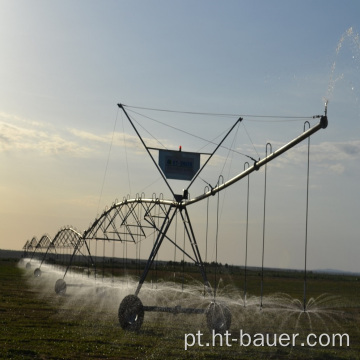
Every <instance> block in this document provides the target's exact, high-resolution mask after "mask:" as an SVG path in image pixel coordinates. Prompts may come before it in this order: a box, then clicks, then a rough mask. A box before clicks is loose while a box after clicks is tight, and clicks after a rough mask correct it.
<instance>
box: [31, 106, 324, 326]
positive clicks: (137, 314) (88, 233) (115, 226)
mask: <svg viewBox="0 0 360 360" xmlns="http://www.w3.org/2000/svg"><path fill="white" fill-rule="evenodd" d="M119 107H120V108H121V109H122V110H123V111H124V113H125V115H126V117H127V118H128V120H129V122H130V123H131V125H132V126H133V128H134V130H135V131H136V133H137V135H138V136H139V138H140V140H141V142H142V143H143V145H144V147H145V149H146V150H147V152H148V154H149V155H150V157H151V158H152V160H153V162H154V163H155V165H156V166H157V168H158V170H159V172H160V174H161V175H162V177H163V179H164V180H165V182H166V184H167V186H168V187H169V189H170V191H171V193H172V194H173V199H168V200H165V199H163V198H156V197H153V198H143V197H137V198H135V199H124V200H123V201H121V202H118V203H115V204H113V205H112V206H111V207H110V208H109V209H107V210H105V211H104V212H103V213H102V214H101V215H100V216H99V217H98V218H97V219H95V221H94V222H93V223H92V224H91V225H90V226H89V228H88V229H87V230H85V231H84V233H83V234H80V233H79V232H77V231H76V230H74V229H72V228H70V227H67V228H64V229H62V230H60V231H59V232H58V233H57V234H56V236H55V237H54V240H53V241H52V242H51V243H50V244H49V245H48V250H49V249H51V248H55V249H58V248H65V247H69V248H73V254H72V256H71V258H70V262H69V264H68V266H67V267H66V270H65V273H64V276H63V278H61V279H58V280H57V282H56V284H55V291H56V293H58V294H64V293H65V292H66V288H67V285H66V282H65V277H66V274H67V272H68V269H69V268H70V267H71V265H72V262H73V261H74V258H75V255H77V254H79V253H80V254H82V255H84V256H88V257H89V258H90V261H91V263H92V264H93V263H94V262H93V261H92V258H91V254H90V248H89V244H90V243H91V242H93V241H106V242H121V243H126V242H130V243H134V244H137V243H139V242H141V241H143V240H145V239H147V238H150V237H152V238H153V239H154V242H153V247H152V250H151V252H150V254H149V257H148V259H147V262H146V264H145V267H144V269H143V271H142V274H141V276H140V278H139V282H138V285H137V287H136V290H135V293H134V294H131V295H128V296H126V297H125V298H124V299H123V300H122V301H121V303H120V306H119V311H118V318H119V322H120V325H121V327H122V328H123V329H125V330H130V331H138V330H139V329H140V327H141V326H142V323H143V319H144V312H145V311H159V312H171V313H179V312H180V313H205V314H206V318H207V323H208V326H209V328H210V329H214V330H215V331H216V332H222V331H226V330H227V329H228V328H229V327H230V324H231V313H230V310H229V308H228V307H227V306H226V305H225V304H222V303H220V302H219V301H216V300H215V297H216V287H215V290H214V288H212V287H211V286H210V283H209V281H208V278H207V274H206V269H205V266H204V263H203V260H202V257H201V254H200V251H199V248H198V243H197V239H196V237H195V233H194V230H193V226H192V223H191V220H190V216H189V212H188V207H189V206H191V205H193V204H194V203H197V202H199V201H202V200H204V199H206V198H208V197H210V196H213V195H215V194H216V193H218V192H220V191H222V190H224V189H226V188H227V187H229V186H231V185H232V184H234V183H236V182H238V181H240V180H241V179H243V178H245V177H247V176H249V175H250V174H251V173H252V172H254V171H258V170H259V169H260V168H261V167H263V166H265V165H266V164H267V163H269V162H270V161H272V160H273V159H275V158H277V157H278V156H280V155H282V154H283V153H285V152H286V151H288V150H289V149H291V148H293V147H294V146H295V145H297V144H299V143H300V142H301V141H303V140H304V139H307V138H309V137H310V136H311V135H312V134H314V133H315V132H317V131H318V130H320V129H325V128H326V127H327V124H328V120H327V114H326V108H325V116H318V117H319V118H320V121H319V123H318V124H317V125H315V126H313V127H311V128H309V129H308V130H306V131H305V130H304V132H303V133H302V134H301V135H299V136H298V137H296V138H295V139H293V140H292V141H290V142H289V143H287V144H286V145H284V146H282V147H281V148H279V149H278V150H276V151H274V152H272V150H271V153H270V154H269V155H268V154H266V156H265V157H264V158H263V159H259V160H254V159H253V160H254V163H253V165H252V166H248V167H247V168H246V169H244V171H242V172H241V173H240V174H238V175H236V176H235V177H233V178H232V179H230V180H227V181H226V182H223V183H222V184H218V185H217V186H215V187H214V188H211V189H209V191H206V192H205V193H202V194H200V195H199V196H197V197H194V198H189V194H188V189H189V187H190V185H191V184H192V183H193V181H194V178H193V179H192V181H191V182H190V185H189V186H188V187H187V188H186V189H185V190H184V191H183V193H182V194H175V193H174V192H173V190H172V188H171V187H170V185H169V183H168V182H167V180H166V178H165V176H164V174H163V173H162V171H161V169H160V168H159V167H158V165H157V164H156V161H155V160H154V158H153V156H152V155H151V154H150V152H149V148H148V147H147V146H146V145H145V143H144V141H143V140H142V138H141V136H140V134H139V133H138V132H137V130H136V128H135V126H134V124H133V122H132V121H131V119H130V117H129V116H128V114H127V112H126V111H125V109H124V106H123V105H119ZM241 120H242V119H241V118H240V119H239V120H238V121H237V123H238V122H240V121H241ZM233 128H234V127H232V129H233ZM230 131H231V130H230ZM230 131H229V132H228V134H229V133H230ZM228 134H227V135H228ZM227 135H226V136H227ZM224 139H225V138H224ZM220 144H221V143H220ZM219 146H220V145H218V146H217V148H218V147H219ZM217 148H216V149H217ZM216 149H215V150H214V152H213V153H212V154H211V155H210V157H211V156H212V155H213V154H214V153H215V151H216ZM206 163H207V162H205V164H204V165H203V167H204V166H205V165H206ZM203 167H202V168H201V169H200V170H199V171H198V173H197V174H196V175H195V178H196V176H198V175H199V173H200V172H201V170H202V169H203ZM140 214H141V215H140ZM178 216H179V217H180V219H181V221H182V224H183V227H184V234H186V238H187V242H188V243H189V244H190V249H191V250H188V251H185V247H184V248H183V247H181V246H179V245H178V244H177V243H176V241H175V240H174V239H173V238H172V237H171V236H170V232H169V229H170V227H171V225H172V224H173V222H174V220H175V219H177V217H178ZM164 241H169V242H170V243H172V244H173V245H174V246H175V247H176V248H177V249H179V250H180V251H181V252H182V253H183V254H184V255H185V256H186V257H187V258H188V259H190V260H191V261H192V262H193V263H194V264H195V265H196V266H197V267H198V268H199V271H200V273H201V276H202V280H203V283H204V286H205V289H206V291H207V293H208V294H209V295H210V296H211V297H212V299H213V300H212V301H211V303H210V305H209V306H208V307H207V308H206V309H192V308H181V307H179V306H177V307H175V308H168V307H159V306H144V305H143V304H142V302H141V300H140V298H139V293H140V291H141V288H142V285H143V283H144V281H145V279H146V277H147V275H148V273H149V270H150V268H151V267H152V264H153V262H154V260H155V257H156V256H157V254H158V252H159V249H160V247H161V246H162V244H163V242H164ZM31 246H33V247H34V246H35V247H36V244H32V242H31V243H30V244H29V245H28V247H31ZM45 256H46V255H45ZM44 258H45V257H44ZM37 270H38V271H40V269H37ZM38 274H39V272H38ZM35 275H36V274H35Z"/></svg>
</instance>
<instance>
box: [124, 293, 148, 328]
mask: <svg viewBox="0 0 360 360" xmlns="http://www.w3.org/2000/svg"><path fill="white" fill-rule="evenodd" d="M118 317H119V322H120V325H121V327H122V328H123V329H124V330H127V331H139V330H140V328H141V325H142V323H143V321H144V306H143V304H142V302H141V300H140V299H139V298H138V297H137V296H136V295H128V296H125V297H124V299H123V300H122V302H121V304H120V306H119V313H118Z"/></svg>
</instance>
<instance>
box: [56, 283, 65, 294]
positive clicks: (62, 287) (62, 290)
mask: <svg viewBox="0 0 360 360" xmlns="http://www.w3.org/2000/svg"><path fill="white" fill-rule="evenodd" d="M55 292H56V293H57V294H59V295H65V293H66V282H65V281H64V280H63V279H59V280H56V283H55Z"/></svg>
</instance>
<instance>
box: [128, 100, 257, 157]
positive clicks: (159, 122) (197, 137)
mask: <svg viewBox="0 0 360 360" xmlns="http://www.w3.org/2000/svg"><path fill="white" fill-rule="evenodd" d="M123 106H124V105H123ZM129 111H130V112H133V113H135V114H137V115H140V116H143V117H144V118H146V119H149V120H151V121H154V122H156V123H158V124H161V125H163V126H167V127H169V128H171V129H173V130H176V131H179V132H182V133H184V134H186V135H189V136H191V137H194V138H196V139H199V140H202V141H205V142H206V143H207V144H206V145H204V146H203V147H201V148H200V150H201V149H203V148H204V147H205V146H207V145H208V144H213V145H216V146H218V145H219V144H218V143H216V142H214V140H215V139H217V138H218V137H220V136H221V135H222V134H223V133H225V132H226V130H225V131H223V132H222V133H221V134H220V135H218V136H216V137H215V138H214V140H207V139H204V138H202V137H201V136H198V135H195V134H192V133H190V132H188V131H185V130H182V129H179V128H177V127H175V126H172V125H169V124H166V123H164V122H162V121H159V120H156V119H154V118H151V117H149V116H146V115H143V114H140V113H138V112H136V111H132V110H129ZM133 120H134V119H133ZM134 121H135V122H136V123H137V124H138V125H139V126H140V127H141V128H142V129H143V130H144V131H146V132H148V131H147V130H146V129H145V128H144V127H143V126H141V125H140V124H139V122H138V121H136V120H134ZM148 133H149V132H148ZM149 134H150V133H149ZM150 136H152V135H151V134H150ZM152 137H153V136H152ZM153 138H154V139H155V140H156V141H158V140H157V139H156V138H155V137H153ZM158 142H159V141H158ZM159 143H160V142H159ZM160 144H161V143H160ZM161 145H162V144H161ZM162 146H163V147H164V149H167V148H166V147H165V146H164V145H162ZM220 147H222V148H224V149H226V150H229V149H228V148H227V147H226V146H220ZM231 151H233V152H235V153H237V154H239V155H242V156H245V157H248V158H249V159H251V160H253V161H256V160H255V159H254V158H252V157H251V156H249V155H246V154H244V153H241V152H240V151H237V150H231Z"/></svg>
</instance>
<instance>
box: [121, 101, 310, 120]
mask: <svg viewBox="0 0 360 360" xmlns="http://www.w3.org/2000/svg"><path fill="white" fill-rule="evenodd" d="M123 106H124V107H127V108H129V109H139V110H149V111H157V112H168V113H177V114H188V115H205V116H223V117H239V116H246V117H250V118H267V119H271V118H275V119H288V120H275V121H294V120H298V121H299V120H304V119H314V116H284V115H251V114H227V113H212V112H196V111H180V110H170V109H157V108H149V107H141V106H131V105H124V104H123Z"/></svg>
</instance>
